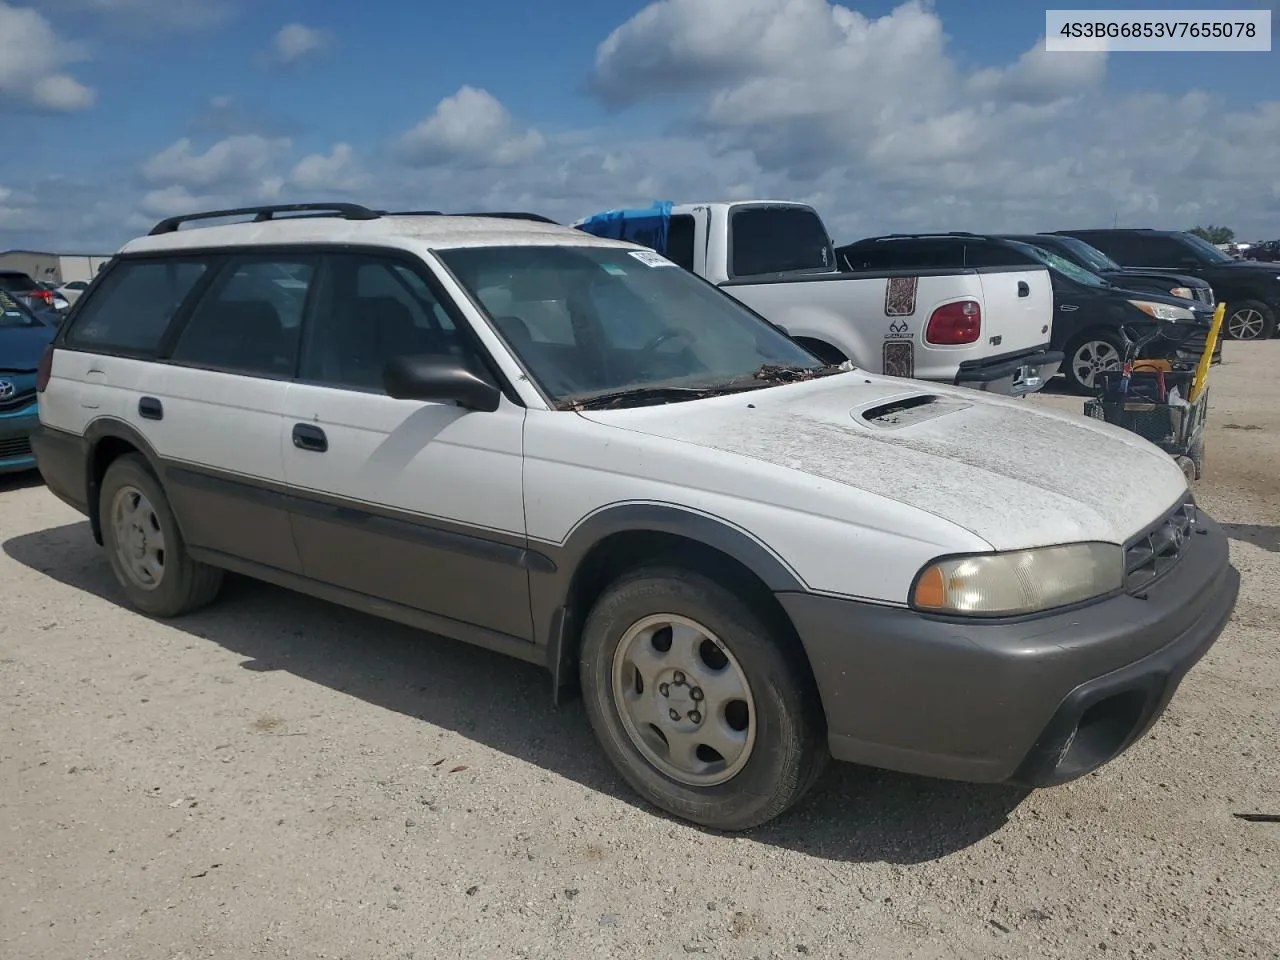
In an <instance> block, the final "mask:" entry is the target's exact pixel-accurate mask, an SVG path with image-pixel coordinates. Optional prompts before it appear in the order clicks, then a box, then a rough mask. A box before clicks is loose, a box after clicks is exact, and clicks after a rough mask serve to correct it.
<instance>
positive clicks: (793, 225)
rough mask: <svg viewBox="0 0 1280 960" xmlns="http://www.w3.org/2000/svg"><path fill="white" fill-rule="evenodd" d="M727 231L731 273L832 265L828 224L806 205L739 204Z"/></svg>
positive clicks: (819, 268) (822, 268)
mask: <svg viewBox="0 0 1280 960" xmlns="http://www.w3.org/2000/svg"><path fill="white" fill-rule="evenodd" d="M729 231H730V237H731V248H730V264H729V268H730V273H731V274H732V275H733V276H734V277H750V276H756V275H757V274H762V273H790V272H793V271H797V270H804V271H819V272H825V271H829V270H832V269H834V267H835V254H834V251H833V250H832V248H831V238H830V237H829V236H827V228H826V227H825V226H824V225H823V223H822V218H821V217H819V216H818V214H817V213H815V212H814V211H813V210H811V209H809V208H808V207H791V206H787V207H769V206H760V207H757V206H752V207H738V208H736V209H735V210H734V211H733V213H732V214H731V218H730V220H729Z"/></svg>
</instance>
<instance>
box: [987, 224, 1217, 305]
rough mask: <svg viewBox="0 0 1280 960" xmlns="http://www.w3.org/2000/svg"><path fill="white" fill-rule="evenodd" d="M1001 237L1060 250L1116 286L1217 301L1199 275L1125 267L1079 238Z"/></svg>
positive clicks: (1054, 235)
mask: <svg viewBox="0 0 1280 960" xmlns="http://www.w3.org/2000/svg"><path fill="white" fill-rule="evenodd" d="M1000 236H1001V238H1003V239H1005V240H1017V241H1018V242H1019V243H1029V244H1031V245H1032V246H1035V247H1041V248H1042V249H1045V250H1048V251H1049V252H1050V253H1056V254H1057V255H1058V256H1060V257H1063V258H1064V259H1066V260H1070V261H1071V262H1072V263H1074V264H1076V265H1077V266H1080V267H1084V268H1085V269H1086V270H1088V271H1089V272H1090V273H1096V274H1097V275H1098V276H1100V277H1102V279H1103V280H1110V281H1111V282H1112V283H1114V284H1115V285H1116V286H1118V287H1124V288H1125V289H1126V290H1141V291H1143V292H1144V293H1164V294H1168V295H1169V296H1171V297H1182V298H1183V299H1185V300H1199V301H1200V302H1201V303H1203V304H1206V305H1207V306H1210V307H1212V306H1214V304H1215V303H1216V300H1215V298H1214V293H1213V287H1211V286H1209V284H1207V283H1205V282H1204V281H1203V280H1201V279H1200V278H1199V277H1193V276H1190V275H1189V274H1178V273H1169V272H1168V271H1167V270H1139V269H1137V268H1135V267H1122V266H1120V264H1118V263H1116V262H1115V261H1114V260H1112V259H1111V258H1110V257H1108V256H1107V255H1106V254H1105V253H1103V252H1102V251H1101V250H1099V249H1098V248H1097V247H1091V246H1089V244H1087V243H1085V242H1084V241H1083V240H1079V239H1077V238H1076V237H1066V236H1062V235H1061V234H1057V233H1004V234H1000Z"/></svg>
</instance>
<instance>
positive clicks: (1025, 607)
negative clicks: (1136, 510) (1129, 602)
mask: <svg viewBox="0 0 1280 960" xmlns="http://www.w3.org/2000/svg"><path fill="white" fill-rule="evenodd" d="M1123 586H1124V551H1123V550H1122V549H1121V548H1120V547H1119V546H1118V545H1117V544H1114V543H1068V544H1063V545H1061V546H1056V547H1037V548H1036V549H1034V550H1016V551H1012V552H1009V553H980V554H971V555H968V556H963V557H948V558H946V559H943V560H936V561H934V562H933V563H931V564H929V565H928V566H927V567H925V568H924V569H923V570H921V571H920V573H919V574H918V575H917V576H916V580H915V585H914V586H913V587H912V589H911V606H912V607H914V608H915V609H916V610H919V611H921V612H924V613H942V614H959V615H961V616H974V617H1007V616H1016V615H1018V614H1026V613H1039V612H1041V611H1044V610H1052V609H1054V608H1055V607H1065V606H1069V605H1070V604H1073V603H1081V602H1083V601H1085V600H1091V599H1093V598H1094V597H1100V596H1103V595H1104V594H1108V593H1113V592H1115V591H1116V590H1119V589H1120V588H1121V587H1123Z"/></svg>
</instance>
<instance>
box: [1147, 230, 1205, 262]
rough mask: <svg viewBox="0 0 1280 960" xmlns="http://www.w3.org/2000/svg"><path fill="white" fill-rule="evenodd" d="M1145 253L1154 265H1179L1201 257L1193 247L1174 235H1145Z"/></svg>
mask: <svg viewBox="0 0 1280 960" xmlns="http://www.w3.org/2000/svg"><path fill="white" fill-rule="evenodd" d="M1142 247H1143V253H1144V254H1145V255H1146V257H1147V259H1146V260H1145V261H1144V263H1148V264H1150V265H1151V266H1153V267H1179V266H1182V265H1183V264H1185V263H1188V262H1196V261H1198V260H1199V257H1197V256H1196V253H1195V251H1194V250H1193V249H1191V247H1189V246H1187V245H1185V244H1183V243H1182V242H1181V241H1180V240H1175V239H1174V238H1173V237H1143V238H1142Z"/></svg>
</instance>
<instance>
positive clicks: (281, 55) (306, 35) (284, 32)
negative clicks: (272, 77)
mask: <svg viewBox="0 0 1280 960" xmlns="http://www.w3.org/2000/svg"><path fill="white" fill-rule="evenodd" d="M329 42H330V38H329V34H328V33H327V32H326V31H324V30H318V29H316V28H315V27H308V26H306V25H305V24H301V23H289V24H286V25H285V26H283V27H281V28H280V30H279V31H278V32H277V33H276V35H275V37H274V38H273V40H272V43H271V49H270V50H269V51H268V52H267V53H266V54H265V55H264V58H263V59H264V62H266V63H269V64H275V65H276V66H282V67H288V66H293V65H294V64H296V63H298V62H300V61H302V60H305V59H307V58H308V57H312V56H315V55H316V54H319V53H323V52H324V51H325V50H327V49H328V47H329Z"/></svg>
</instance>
